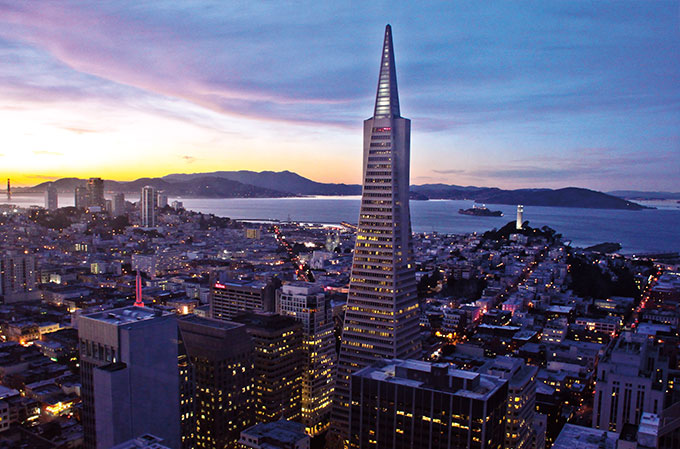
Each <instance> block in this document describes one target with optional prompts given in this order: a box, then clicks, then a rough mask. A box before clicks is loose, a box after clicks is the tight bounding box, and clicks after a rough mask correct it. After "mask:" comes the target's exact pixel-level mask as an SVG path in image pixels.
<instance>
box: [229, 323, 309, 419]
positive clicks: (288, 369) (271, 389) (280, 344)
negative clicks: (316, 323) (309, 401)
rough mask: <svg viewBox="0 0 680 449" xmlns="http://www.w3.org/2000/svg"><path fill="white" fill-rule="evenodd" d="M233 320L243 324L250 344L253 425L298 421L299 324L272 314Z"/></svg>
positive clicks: (301, 365) (300, 333) (302, 351)
mask: <svg viewBox="0 0 680 449" xmlns="http://www.w3.org/2000/svg"><path fill="white" fill-rule="evenodd" d="M234 321H236V322H238V323H243V324H244V325H245V327H246V332H247V333H248V335H250V338H251V339H252V341H253V345H254V350H253V353H252V354H251V360H252V361H253V366H254V369H255V376H254V377H255V381H254V387H255V420H256V422H273V421H278V420H280V419H290V420H293V421H299V420H300V418H301V416H302V410H301V404H302V371H303V368H304V359H305V356H304V349H303V347H302V325H301V324H300V323H299V322H297V321H296V320H294V319H293V318H291V317H284V316H281V315H276V314H273V313H248V314H243V315H239V316H237V317H236V318H234Z"/></svg>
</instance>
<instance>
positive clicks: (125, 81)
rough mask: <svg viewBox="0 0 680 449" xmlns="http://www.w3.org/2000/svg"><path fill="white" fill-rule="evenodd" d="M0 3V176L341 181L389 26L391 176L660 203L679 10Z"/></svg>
mask: <svg viewBox="0 0 680 449" xmlns="http://www.w3.org/2000/svg"><path fill="white" fill-rule="evenodd" d="M393 4H397V2H347V3H345V2H318V1H314V2H240V1H238V2H237V1H228V2H222V1H214V2H207V1H181V2H168V1H144V2H140V1H107V2H98V1H92V2H67V1H48V2H30V1H17V0H0V130H1V131H2V145H1V146H0V177H2V178H6V177H10V178H12V179H13V182H14V184H15V185H33V184H37V183H39V182H42V181H44V180H46V179H56V178H61V177H67V176H78V177H90V176H99V177H103V178H106V179H118V180H132V179H136V178H139V177H143V176H162V175H165V174H169V173H188V172H205V171H215V170H256V171H260V170H275V171H280V170H291V171H295V172H297V173H299V174H301V175H303V176H306V177H309V178H312V179H314V180H318V181H323V182H347V183H359V182H360V177H361V152H362V121H363V120H364V119H365V118H367V117H369V116H370V115H371V113H372V111H373V102H374V97H375V91H376V86H377V77H378V65H379V58H380V50H381V45H382V37H383V32H384V26H385V24H386V23H391V24H392V27H393V33H394V45H395V54H396V64H397V78H398V83H399V93H400V101H401V112H402V114H403V115H404V116H405V117H408V118H410V119H411V120H412V142H411V182H412V183H413V184H424V183H435V182H444V183H451V184H462V185H478V186H498V187H502V188H521V187H565V186H578V187H589V188H595V189H599V190H612V189H638V190H674V191H680V183H679V182H678V174H679V173H680V1H668V2H664V1H635V2H625V1H612V2H607V1H573V0H569V1H565V2H559V1H550V2H542V1H541V2H538V1H537V2H519V1H516V2H480V1H469V2H441V3H438V2H410V5H409V6H398V7H394V6H392V5H393Z"/></svg>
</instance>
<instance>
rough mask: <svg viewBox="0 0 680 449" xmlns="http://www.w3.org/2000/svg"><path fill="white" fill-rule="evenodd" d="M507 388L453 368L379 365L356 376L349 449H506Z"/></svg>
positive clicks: (406, 363)
mask: <svg viewBox="0 0 680 449" xmlns="http://www.w3.org/2000/svg"><path fill="white" fill-rule="evenodd" d="M507 384H508V382H507V380H504V379H500V378H499V377H496V376H491V375H487V374H480V373H474V372H471V371H463V370H459V369H455V368H453V367H452V366H450V365H449V364H447V363H441V364H433V363H429V362H421V361H418V360H397V359H395V360H380V361H377V362H375V364H374V365H372V366H370V367H367V368H364V369H362V370H360V371H357V372H355V373H354V374H352V381H351V386H350V394H351V411H350V429H349V447H351V448H376V449H380V448H385V449H387V448H390V449H396V448H410V449H420V448H423V449H425V448H427V449H463V448H465V449H501V448H503V440H504V438H503V436H504V433H505V414H506V398H507V394H508V386H507Z"/></svg>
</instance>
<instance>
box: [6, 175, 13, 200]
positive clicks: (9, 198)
mask: <svg viewBox="0 0 680 449" xmlns="http://www.w3.org/2000/svg"><path fill="white" fill-rule="evenodd" d="M7 199H8V200H11V199H12V186H11V185H10V183H9V178H7Z"/></svg>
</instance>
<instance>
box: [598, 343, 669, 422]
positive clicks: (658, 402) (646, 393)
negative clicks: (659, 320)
mask: <svg viewBox="0 0 680 449" xmlns="http://www.w3.org/2000/svg"><path fill="white" fill-rule="evenodd" d="M668 368H669V360H668V358H667V356H665V355H663V354H662V353H661V347H660V346H659V345H657V344H655V342H654V341H653V339H652V338H650V337H648V336H646V335H640V334H634V333H632V332H623V333H622V334H621V336H620V337H619V338H618V340H617V341H616V343H615V344H614V345H613V346H612V347H611V348H609V349H608V350H607V353H606V354H605V355H604V357H602V359H601V360H600V361H599V363H598V365H597V378H596V382H597V383H596V386H595V399H594V404H593V427H594V428H596V429H602V430H609V431H612V432H621V429H623V426H624V425H625V424H634V425H637V424H638V423H639V422H640V418H641V417H642V413H644V412H649V413H655V414H657V413H661V411H662V410H663V408H664V395H665V391H666V388H667V381H668V371H669V369H668Z"/></svg>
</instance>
